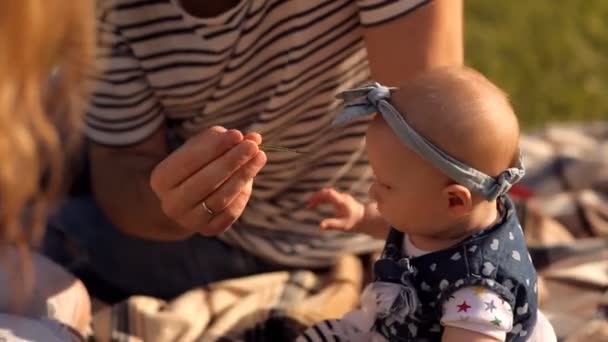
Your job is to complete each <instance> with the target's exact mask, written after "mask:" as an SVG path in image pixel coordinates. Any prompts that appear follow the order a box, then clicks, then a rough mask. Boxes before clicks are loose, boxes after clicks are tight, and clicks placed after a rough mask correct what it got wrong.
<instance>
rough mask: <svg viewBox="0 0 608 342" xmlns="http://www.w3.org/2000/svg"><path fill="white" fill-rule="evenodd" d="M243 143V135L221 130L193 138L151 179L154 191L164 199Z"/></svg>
mask: <svg viewBox="0 0 608 342" xmlns="http://www.w3.org/2000/svg"><path fill="white" fill-rule="evenodd" d="M242 140H243V134H242V133H241V132H239V131H237V130H226V129H225V128H223V127H219V126H216V127H211V128H209V129H207V130H206V131H204V132H202V133H200V134H198V135H196V136H194V137H192V138H191V139H189V140H188V141H186V143H184V145H182V146H181V147H180V148H179V149H177V150H176V151H175V152H173V153H171V154H170V155H169V156H167V158H165V159H164V160H163V161H162V162H160V163H159V164H158V165H157V166H156V167H155V168H154V170H153V171H152V175H151V177H150V184H151V186H152V189H153V190H154V191H155V192H156V194H157V195H159V197H161V196H162V194H164V193H165V192H166V191H168V190H170V189H172V188H175V187H176V186H177V185H179V184H181V183H182V182H183V181H185V180H186V179H187V178H188V177H190V176H191V175H192V174H194V173H196V172H197V171H198V170H200V169H201V168H203V167H204V166H206V165H207V164H209V163H211V162H212V161H214V160H215V159H217V158H218V157H220V156H221V155H223V154H224V153H225V152H226V151H228V150H230V149H231V148H232V147H234V146H235V145H237V144H238V143H240V142H241V141H242Z"/></svg>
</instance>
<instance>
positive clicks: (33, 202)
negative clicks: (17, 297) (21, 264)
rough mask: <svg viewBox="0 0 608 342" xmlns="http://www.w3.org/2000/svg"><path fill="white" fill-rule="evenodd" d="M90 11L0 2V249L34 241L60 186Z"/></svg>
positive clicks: (85, 58) (88, 2)
mask: <svg viewBox="0 0 608 342" xmlns="http://www.w3.org/2000/svg"><path fill="white" fill-rule="evenodd" d="M93 12H94V1H93V0H77V1H66V0H2V1H0V250H5V247H6V246H11V245H12V246H16V247H18V250H19V251H20V252H22V254H23V253H27V249H28V246H30V245H32V244H36V243H37V242H38V241H39V240H40V238H41V236H42V233H43V231H44V226H45V222H46V218H47V213H48V210H49V209H48V208H49V205H50V203H52V201H53V199H55V198H56V196H57V195H58V193H59V190H60V188H61V186H62V174H63V171H64V170H63V165H64V163H65V158H66V153H67V152H69V150H70V149H71V148H73V147H74V146H75V142H76V141H78V140H79V139H78V138H79V135H80V126H81V121H82V109H83V104H84V102H85V99H86V92H85V89H86V87H85V83H86V76H87V75H86V74H87V73H89V72H90V71H91V69H92V68H91V67H92V61H93V58H94V56H93V54H94V43H95V39H94V27H95V18H94V13H93ZM27 273H28V272H23V273H22V274H23V275H24V277H27V276H25V274H27Z"/></svg>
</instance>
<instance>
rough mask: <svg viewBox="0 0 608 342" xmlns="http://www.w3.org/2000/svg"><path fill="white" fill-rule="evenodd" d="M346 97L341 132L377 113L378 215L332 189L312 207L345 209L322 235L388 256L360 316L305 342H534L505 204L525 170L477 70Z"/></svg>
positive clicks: (524, 258) (374, 193) (513, 220)
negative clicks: (354, 235) (367, 241)
mask: <svg viewBox="0 0 608 342" xmlns="http://www.w3.org/2000/svg"><path fill="white" fill-rule="evenodd" d="M340 97H341V98H342V99H344V100H345V102H346V107H345V110H344V112H343V113H342V114H340V115H339V116H338V118H337V123H344V122H348V121H350V120H353V119H356V118H359V117H362V116H367V115H371V114H374V113H377V115H376V116H375V118H374V119H373V120H372V121H371V123H370V124H369V128H368V131H367V152H368V156H369V161H370V163H371V167H372V169H373V171H374V173H375V181H374V183H373V185H372V186H371V189H370V197H371V198H372V199H373V200H375V201H376V203H375V204H374V205H364V204H361V203H359V202H357V201H356V200H355V199H354V198H352V197H351V196H349V195H347V194H343V193H338V192H336V191H335V190H332V189H326V190H323V191H321V192H319V193H316V194H315V195H313V197H312V199H311V201H310V204H309V205H310V207H315V206H317V205H318V204H320V203H331V204H332V205H333V206H334V208H335V209H336V210H335V212H336V217H333V218H329V219H326V220H324V221H322V222H321V228H323V229H341V230H354V231H362V232H366V233H368V234H371V235H374V236H378V237H382V238H386V245H385V248H384V251H383V253H382V257H381V258H380V260H378V261H377V262H376V263H375V265H374V275H375V279H374V282H373V283H371V284H370V285H369V286H368V287H367V288H366V290H365V291H364V293H363V295H362V298H361V307H360V309H359V310H357V311H353V312H350V313H348V314H347V315H346V316H345V317H343V318H342V319H340V320H331V321H324V322H321V323H318V324H316V325H315V326H314V327H312V328H311V329H309V330H307V331H306V332H305V333H304V334H303V335H302V336H301V337H300V338H299V341H320V340H334V338H335V339H336V340H341V341H386V340H389V341H524V340H527V339H528V338H530V335H531V334H532V331H533V329H534V327H535V324H536V321H537V283H536V282H537V279H536V272H535V270H534V266H533V265H532V261H531V259H530V255H529V254H528V251H527V249H526V245H525V240H524V236H523V232H522V229H521V226H520V224H519V222H518V220H517V216H516V214H515V211H514V207H513V203H512V202H511V200H510V199H509V197H508V196H507V195H506V192H507V191H508V190H509V188H510V187H511V185H512V184H514V183H516V182H517V181H519V180H520V179H521V177H523V175H524V170H523V166H522V164H521V162H520V155H519V148H518V142H519V125H518V122H517V117H516V116H515V114H514V112H513V109H512V108H511V106H510V104H509V101H508V99H507V98H506V96H505V94H504V93H503V92H502V91H501V90H500V89H499V88H497V87H496V86H495V85H493V84H492V83H491V82H490V81H488V80H487V79H486V78H485V77H483V76H482V75H481V74H479V73H477V72H475V71H473V70H471V69H468V68H464V67H449V68H440V69H437V70H434V71H430V72H427V73H424V74H422V75H420V76H419V77H417V78H416V79H414V80H411V81H408V82H406V83H405V84H403V85H402V86H401V87H399V88H398V89H389V88H386V87H383V86H381V85H379V84H373V85H370V86H368V87H366V88H362V89H356V90H352V91H347V92H344V93H342V94H340ZM376 206H377V207H376ZM389 227H390V229H389ZM387 232H388V236H387ZM332 337H333V338H332Z"/></svg>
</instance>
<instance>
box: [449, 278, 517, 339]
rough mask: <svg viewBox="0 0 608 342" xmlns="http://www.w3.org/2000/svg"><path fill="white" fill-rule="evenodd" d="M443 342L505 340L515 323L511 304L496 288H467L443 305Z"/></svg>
mask: <svg viewBox="0 0 608 342" xmlns="http://www.w3.org/2000/svg"><path fill="white" fill-rule="evenodd" d="M441 324H442V325H443V326H444V332H443V338H442V341H444V342H445V341H475V342H477V341H479V342H485V341H504V340H505V339H506V335H507V333H508V332H509V331H511V328H512V326H513V310H512V308H511V306H510V305H509V304H508V303H507V302H505V301H503V299H502V298H501V297H500V296H499V295H498V294H497V293H496V292H494V291H492V290H489V289H487V288H484V287H465V288H461V289H459V290H457V291H456V292H454V293H453V294H452V295H451V296H450V297H449V299H448V300H446V301H445V302H444V304H443V315H442V317H441Z"/></svg>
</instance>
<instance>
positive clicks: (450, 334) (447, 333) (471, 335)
mask: <svg viewBox="0 0 608 342" xmlns="http://www.w3.org/2000/svg"><path fill="white" fill-rule="evenodd" d="M461 341H471V342H496V341H504V340H497V339H495V338H494V337H490V336H488V335H484V334H481V333H478V332H476V331H472V330H468V329H463V328H456V327H445V329H444V330H443V336H442V337H441V342H461Z"/></svg>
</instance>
